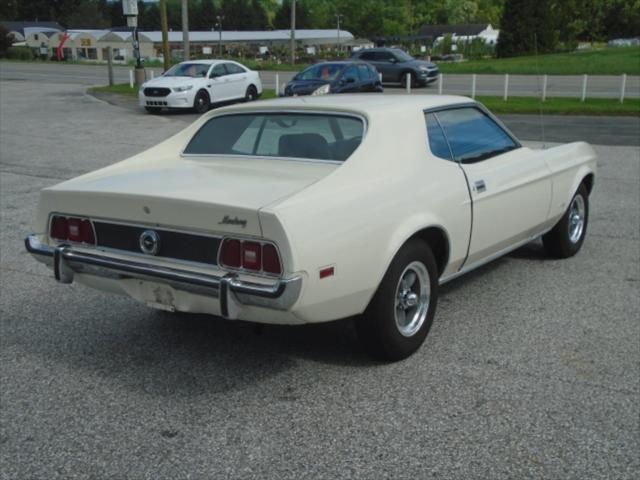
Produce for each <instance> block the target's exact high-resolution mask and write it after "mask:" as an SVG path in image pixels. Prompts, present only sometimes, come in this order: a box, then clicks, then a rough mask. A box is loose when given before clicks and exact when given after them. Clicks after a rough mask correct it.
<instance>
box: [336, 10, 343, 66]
mask: <svg viewBox="0 0 640 480" xmlns="http://www.w3.org/2000/svg"><path fill="white" fill-rule="evenodd" d="M341 19H342V15H341V14H339V13H336V20H338V30H336V31H337V32H338V56H340V50H341V48H340V20H341Z"/></svg>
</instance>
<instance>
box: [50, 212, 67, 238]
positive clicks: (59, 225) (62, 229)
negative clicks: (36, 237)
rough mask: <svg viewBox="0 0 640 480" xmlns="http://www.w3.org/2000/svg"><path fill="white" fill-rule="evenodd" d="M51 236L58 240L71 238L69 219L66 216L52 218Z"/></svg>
mask: <svg viewBox="0 0 640 480" xmlns="http://www.w3.org/2000/svg"><path fill="white" fill-rule="evenodd" d="M49 236H50V237H51V238H55V239H56V240H66V239H67V238H69V226H68V224H67V219H66V218H64V217H53V218H52V219H51V231H50V232H49Z"/></svg>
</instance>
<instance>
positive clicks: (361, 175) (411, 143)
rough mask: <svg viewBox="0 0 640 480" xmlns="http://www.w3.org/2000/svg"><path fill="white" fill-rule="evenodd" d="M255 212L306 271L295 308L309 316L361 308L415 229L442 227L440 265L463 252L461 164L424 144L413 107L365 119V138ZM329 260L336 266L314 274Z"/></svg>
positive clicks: (294, 264) (452, 266)
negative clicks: (320, 174) (444, 247)
mask: <svg viewBox="0 0 640 480" xmlns="http://www.w3.org/2000/svg"><path fill="white" fill-rule="evenodd" d="M407 117H408V118H407ZM400 125H401V126H402V127H401V128H400V127H399V126H400ZM275 218H277V220H278V221H277V222H276V221H274V219H275ZM261 221H262V226H263V230H264V232H265V236H269V237H270V238H274V239H275V240H277V239H278V238H281V239H282V241H283V242H285V243H286V245H287V246H286V247H284V248H283V251H282V254H283V257H284V261H285V265H287V266H286V267H285V268H286V269H287V270H288V271H289V270H290V271H297V272H304V273H305V275H306V277H307V278H306V279H305V280H306V281H305V286H304V290H303V292H302V295H301V298H300V300H299V301H298V303H297V304H296V305H295V306H294V313H295V314H296V315H297V316H298V317H299V318H301V319H302V320H304V321H308V322H317V321H326V320H332V319H337V318H343V317H347V316H350V315H355V314H359V313H362V312H363V311H364V309H365V308H366V306H367V304H368V303H369V301H370V299H371V297H372V295H373V294H374V292H375V290H376V288H377V287H378V285H379V283H380V281H381V279H382V277H383V276H384V274H385V272H386V270H387V268H388V266H389V264H390V262H391V260H392V259H393V257H394V255H395V254H396V253H397V251H398V250H399V248H400V247H401V246H402V245H403V244H404V243H405V242H406V241H407V239H409V238H410V237H411V236H412V235H413V234H414V233H416V232H417V231H419V230H421V229H423V228H426V227H430V226H437V227H439V228H442V229H443V230H444V231H445V233H446V235H447V236H448V237H449V239H450V242H451V244H450V255H449V263H448V268H447V271H455V270H456V269H457V268H459V266H460V265H461V263H462V261H463V260H464V257H465V256H466V252H467V247H468V240H469V234H470V225H471V208H470V200H469V193H468V188H467V185H466V182H465V179H464V174H463V173H462V171H461V169H460V168H459V167H458V166H457V165H456V164H454V163H452V162H447V161H445V160H439V159H435V158H434V157H432V156H431V154H430V153H429V151H428V147H427V138H426V126H425V121H424V115H423V113H422V112H421V111H419V110H418V109H417V108H416V110H410V111H409V112H408V113H406V114H405V115H402V118H396V117H394V116H375V117H374V118H373V119H372V118H369V122H368V132H367V134H366V137H365V139H364V140H363V142H362V144H361V145H360V147H359V148H358V149H357V150H356V151H355V152H354V154H353V155H352V156H351V157H350V158H349V159H348V160H347V161H346V162H345V163H344V164H343V165H342V166H340V167H339V168H337V169H336V170H335V171H334V172H332V173H331V174H330V175H328V176H327V177H325V178H323V179H322V180H320V181H319V182H317V183H315V184H314V185H312V186H310V187H308V188H307V189H305V190H303V191H302V192H299V193H298V194H296V195H294V196H292V197H290V198H288V199H286V200H285V201H282V202H281V203H278V204H275V205H271V206H268V207H266V208H264V209H263V210H262V211H261ZM278 224H279V225H280V226H278ZM280 244H281V243H279V245H280ZM329 266H333V267H334V269H335V275H334V276H331V277H327V278H324V279H320V278H319V271H320V269H322V268H324V267H329Z"/></svg>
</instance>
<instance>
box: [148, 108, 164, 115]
mask: <svg viewBox="0 0 640 480" xmlns="http://www.w3.org/2000/svg"><path fill="white" fill-rule="evenodd" d="M144 109H145V110H146V111H147V112H149V113H152V114H154V115H156V114H158V113H160V112H161V111H162V107H144Z"/></svg>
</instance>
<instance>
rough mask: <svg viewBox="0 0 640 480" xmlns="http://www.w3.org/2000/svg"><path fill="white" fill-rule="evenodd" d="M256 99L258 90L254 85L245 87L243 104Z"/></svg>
mask: <svg viewBox="0 0 640 480" xmlns="http://www.w3.org/2000/svg"><path fill="white" fill-rule="evenodd" d="M257 99H258V89H257V88H256V87H255V86H254V85H249V86H248V87H247V92H246V93H245V94H244V101H245V102H253V101H254V100H257Z"/></svg>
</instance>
